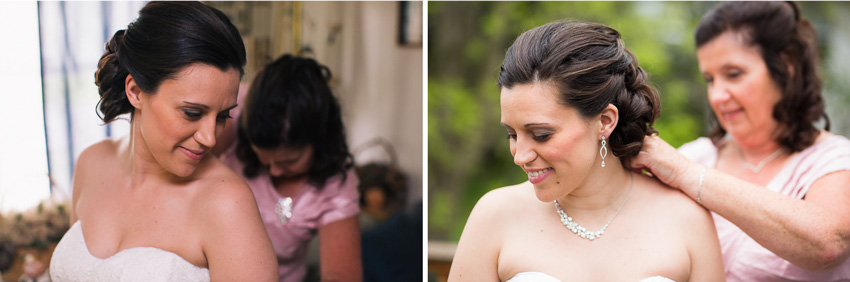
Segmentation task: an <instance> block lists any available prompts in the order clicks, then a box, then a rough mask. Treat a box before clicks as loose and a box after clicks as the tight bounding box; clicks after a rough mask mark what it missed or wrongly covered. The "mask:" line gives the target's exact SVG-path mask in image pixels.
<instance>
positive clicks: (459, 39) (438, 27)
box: [427, 2, 850, 242]
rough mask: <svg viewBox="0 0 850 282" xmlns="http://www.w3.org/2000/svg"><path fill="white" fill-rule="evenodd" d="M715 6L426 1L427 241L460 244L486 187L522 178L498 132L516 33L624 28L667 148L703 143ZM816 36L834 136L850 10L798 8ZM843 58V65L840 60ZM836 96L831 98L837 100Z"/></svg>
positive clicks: (839, 122)
mask: <svg viewBox="0 0 850 282" xmlns="http://www.w3.org/2000/svg"><path fill="white" fill-rule="evenodd" d="M715 4H716V3H715V2H428V15H427V16H428V81H427V83H428V197H429V209H428V212H429V216H428V226H429V227H428V234H429V240H447V241H454V242H456V241H457V240H458V239H459V237H460V234H461V231H462V230H463V225H464V224H465V223H466V219H467V217H468V216H469V213H470V211H471V210H472V207H473V206H474V205H475V203H476V202H477V201H478V199H479V198H480V197H481V196H482V195H484V193H486V192H487V191H490V190H491V189H494V188H498V187H502V186H506V185H511V184H516V183H520V182H523V181H526V180H527V177H526V175H525V173H523V172H522V170H521V169H519V168H517V167H516V165H514V163H513V158H512V157H511V155H510V153H509V151H508V142H507V141H506V140H505V136H506V131H505V129H504V128H502V127H501V126H500V125H499V118H500V117H499V89H498V88H497V87H496V80H497V78H498V75H499V66H500V65H501V63H502V60H503V59H504V54H505V51H506V50H507V48H508V47H509V46H510V44H511V43H512V42H513V40H514V39H515V38H516V37H517V36H518V35H519V34H521V33H522V32H524V31H526V30H529V29H532V28H534V27H537V26H540V25H542V24H545V23H548V22H551V21H556V20H563V19H567V20H576V21H585V22H597V23H601V24H605V25H608V26H610V27H613V28H614V29H616V30H618V31H620V33H621V34H622V37H623V39H624V41H625V43H626V46H627V48H629V49H630V50H631V51H632V52H634V53H635V55H636V56H637V58H638V60H639V62H640V65H641V67H643V68H644V70H646V71H647V72H648V73H649V75H650V81H651V83H652V84H653V85H654V86H655V87H656V88H658V90H659V91H660V93H661V97H662V114H661V118H660V119H659V120H658V121H657V122H656V123H655V128H657V129H658V130H659V131H660V132H661V133H660V136H661V137H662V138H664V139H665V140H666V141H667V142H669V143H670V144H671V145H673V146H676V147H678V146H680V145H682V144H684V143H686V142H689V141H691V140H694V139H696V138H697V137H699V136H704V135H705V133H706V132H707V131H708V129H709V126H710V121H711V120H713V118H712V114H711V112H710V109H709V108H708V105H707V101H706V97H705V95H706V94H705V83H704V82H703V79H702V77H701V76H700V75H699V70H698V64H697V60H696V52H695V49H694V39H693V30H694V28H695V26H696V24H697V23H698V22H699V20H700V18H701V17H702V15H703V14H704V13H705V12H706V11H708V10H709V9H711V8H712V7H713V6H714V5H715ZM801 6H802V10H803V15H804V16H805V17H807V18H809V19H810V20H812V21H813V22H814V23H815V25H816V27H817V29H818V32H819V40H820V42H821V44H820V45H821V46H822V50H821V51H822V55H823V57H824V58H825V60H824V61H825V62H827V63H826V64H825V67H824V69H825V70H826V71H825V72H824V75H823V76H824V80H825V82H826V91H825V92H826V93H825V96H826V100H827V103H828V105H827V108H828V110H829V114H830V118H831V119H832V122H833V130H832V131H833V132H838V133H839V134H844V135H847V133H848V132H850V126H848V124H847V123H846V122H844V121H845V120H848V114H847V111H846V110H843V109H846V108H847V105H848V104H850V98H848V95H847V90H848V89H850V86H848V83H847V82H846V81H847V78H848V77H850V69H848V68H850V67H847V65H848V64H847V63H848V62H850V60H848V57H850V50H848V46H850V32H848V27H850V23H848V20H847V19H849V18H850V17H848V15H850V5H848V3H842V2H805V3H801ZM840 61H844V63H840ZM835 93H837V94H835Z"/></svg>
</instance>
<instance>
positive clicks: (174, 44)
mask: <svg viewBox="0 0 850 282" xmlns="http://www.w3.org/2000/svg"><path fill="white" fill-rule="evenodd" d="M245 58H246V57H245V45H244V44H243V43H242V37H241V36H240V35H239V31H238V30H237V29H236V26H234V25H233V24H232V23H231V22H230V20H229V19H228V18H227V15H225V14H224V13H222V12H221V11H219V10H216V9H215V8H212V7H209V6H207V5H204V4H203V3H201V2H159V1H151V2H149V3H148V4H146V5H145V6H144V7H143V8H142V10H141V11H139V18H137V19H136V20H135V21H134V22H133V23H131V24H130V25H128V26H127V29H122V30H119V31H117V32H115V34H114V35H113V36H112V38H110V39H109V42H107V43H106V51H105V52H104V53H103V55H102V56H101V57H100V61H99V62H98V64H97V72H95V74H94V76H95V84H96V85H97V90H98V92H99V93H100V101H99V102H98V103H97V104H98V105H97V109H98V110H100V112H98V115H99V116H100V114H101V113H103V115H102V116H101V119H102V120H103V122H104V123H109V122H112V121H113V120H115V119H116V117H118V116H119V115H122V114H125V113H130V114H131V115H132V113H133V110H134V109H135V108H133V105H131V104H130V101H128V100H127V94H126V92H125V89H124V82H125V79H126V78H127V75H132V76H133V79H135V81H136V83H137V84H138V85H139V88H140V89H141V90H142V91H145V92H148V93H155V92H156V90H157V88H159V85H160V84H161V83H162V81H164V80H166V79H169V78H173V76H174V75H175V74H176V73H178V72H179V71H180V70H182V69H183V68H184V67H186V66H188V65H190V64H194V63H203V64H207V65H211V66H216V67H218V68H219V69H221V70H222V71H226V70H228V69H235V70H238V71H239V74H240V75H241V74H242V73H243V67H244V66H245V62H246V59H245Z"/></svg>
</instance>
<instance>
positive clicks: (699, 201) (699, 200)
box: [697, 167, 708, 205]
mask: <svg viewBox="0 0 850 282" xmlns="http://www.w3.org/2000/svg"><path fill="white" fill-rule="evenodd" d="M706 170H708V168H707V167H703V168H702V173H700V175H699V188H697V204H700V205H702V184H703V183H704V182H705V171H706Z"/></svg>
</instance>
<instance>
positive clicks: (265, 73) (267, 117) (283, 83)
mask: <svg viewBox="0 0 850 282" xmlns="http://www.w3.org/2000/svg"><path fill="white" fill-rule="evenodd" d="M330 78H331V72H330V70H329V69H328V68H327V67H325V66H323V65H320V64H319V63H318V62H316V61H315V60H313V59H309V58H300V57H295V56H292V55H290V54H285V55H283V56H282V57H280V58H279V59H277V60H275V61H274V62H272V63H270V64H269V65H267V66H266V67H265V69H263V70H262V71H261V72H260V73H259V74H257V77H256V78H255V79H254V82H253V83H252V84H251V88H250V90H248V95H247V96H246V97H245V101H243V105H242V115H241V116H240V117H239V125H238V130H237V132H238V141H237V142H238V143H237V147H236V156H237V157H238V158H239V160H240V161H242V162H243V163H245V168H244V171H243V173H244V174H245V176H247V177H255V176H257V174H258V173H259V172H260V171H261V170H262V169H266V167H265V166H264V165H263V164H262V163H260V160H259V158H258V157H257V155H256V153H255V152H254V150H252V149H251V145H254V146H257V147H259V148H263V149H277V148H280V147H281V146H286V147H290V148H303V147H304V146H306V145H312V146H313V158H312V162H311V166H310V169H309V171H308V172H307V174H308V177H309V179H310V181H312V182H314V183H316V184H318V187H321V186H322V185H323V184H324V182H325V180H327V179H328V178H329V177H331V176H334V175H337V174H342V175H343V177H345V175H346V173H345V172H346V170H348V169H349V168H351V167H352V166H353V161H354V158H353V157H352V155H351V153H349V151H348V145H347V144H346V143H345V127H344V126H343V124H342V113H341V110H340V107H339V102H337V100H336V97H334V96H333V93H331V89H330V87H329V86H328V82H329V81H330Z"/></svg>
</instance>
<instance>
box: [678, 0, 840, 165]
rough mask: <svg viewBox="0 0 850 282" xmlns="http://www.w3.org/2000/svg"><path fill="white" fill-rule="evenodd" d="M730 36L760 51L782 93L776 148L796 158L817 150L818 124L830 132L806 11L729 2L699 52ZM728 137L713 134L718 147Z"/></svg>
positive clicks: (702, 33)
mask: <svg viewBox="0 0 850 282" xmlns="http://www.w3.org/2000/svg"><path fill="white" fill-rule="evenodd" d="M727 31H731V32H735V33H738V34H740V35H742V36H743V38H744V40H745V41H746V42H747V43H748V44H750V45H751V46H755V47H758V48H759V50H760V51H761V57H762V59H763V60H764V62H765V64H766V65H767V69H768V71H769V72H770V76H771V79H773V82H774V83H776V84H777V85H778V86H779V89H780V90H781V91H782V97H781V98H780V99H779V102H777V103H776V106H774V107H773V118H774V119H775V120H776V121H777V123H778V124H780V127H779V128H778V129H777V132H775V138H776V142H778V143H779V144H780V145H781V146H782V147H785V148H787V149H788V150H790V151H792V152H799V151H802V150H803V149H805V148H807V147H809V146H811V145H812V144H813V143H814V142H815V139H816V138H817V137H818V134H820V131H819V130H818V129H817V128H816V127H815V122H817V121H818V120H819V119H820V118H821V117H823V118H824V120H825V122H826V124H825V127H824V128H825V129H826V130H829V117H828V116H827V115H826V111H825V109H824V108H825V106H824V101H823V97H822V96H821V90H822V89H823V81H822V80H821V77H820V75H819V74H818V69H817V63H818V61H819V55H818V50H817V32H816V31H815V28H814V26H813V25H812V23H811V22H810V21H809V20H807V19H805V18H802V17H801V16H800V7H799V6H798V5H797V3H794V2H724V3H721V4H720V5H718V6H717V7H715V8H714V9H712V10H711V11H709V12H708V13H706V14H705V16H703V18H702V20H700V22H699V24H698V25H697V29H696V31H695V32H694V36H695V37H696V45H697V48H700V47H702V46H703V45H705V44H706V43H708V42H710V41H711V40H713V39H714V38H716V37H718V36H719V35H721V34H723V33H724V32H727ZM789 66H790V68H791V69H792V72H789V69H788V68H789ZM715 118H716V117H715ZM724 135H726V130H725V129H723V127H721V126H719V125H717V126H715V127H714V129H712V130H711V132H710V133H709V137H711V140H712V141H713V142H714V143H715V144H718V142H720V140H721V139H722V138H723V136H724Z"/></svg>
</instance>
